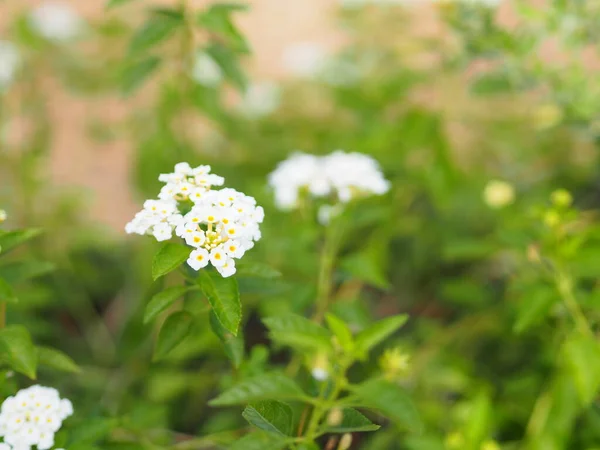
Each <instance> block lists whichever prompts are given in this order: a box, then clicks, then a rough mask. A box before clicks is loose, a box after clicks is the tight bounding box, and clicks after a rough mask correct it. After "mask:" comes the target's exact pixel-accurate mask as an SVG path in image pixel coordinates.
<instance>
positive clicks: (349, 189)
mask: <svg viewBox="0 0 600 450" xmlns="http://www.w3.org/2000/svg"><path fill="white" fill-rule="evenodd" d="M269 185H270V186H271V187H272V188H273V190H274V192H275V203H276V204H277V206H278V207H279V208H281V209H292V208H295V207H297V206H298V200H299V198H300V195H301V194H302V191H306V192H307V193H308V194H310V195H311V196H313V197H328V196H334V197H335V198H334V201H335V202H341V203H346V202H349V201H351V200H353V199H354V198H357V197H361V196H365V195H382V194H385V193H386V192H387V191H388V190H389V187H390V183H389V182H388V181H387V180H386V179H385V178H384V176H383V174H382V172H381V169H380V168H379V165H378V164H377V162H376V161H375V160H374V159H373V158H371V157H370V156H368V155H364V154H362V153H346V152H344V151H341V150H337V151H335V152H333V153H331V154H329V155H326V156H321V157H319V156H315V155H308V154H306V153H300V152H297V153H294V154H293V155H291V156H290V157H289V158H288V159H286V160H285V161H282V162H281V163H279V165H278V166H277V167H276V168H275V170H274V171H273V172H272V173H271V174H270V175H269ZM325 211H326V210H325ZM328 213H329V211H327V212H323V213H321V215H322V217H320V219H322V220H325V221H326V220H328V219H329V218H330V216H328V217H326V216H327V215H328Z"/></svg>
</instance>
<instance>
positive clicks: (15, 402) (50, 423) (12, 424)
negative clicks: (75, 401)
mask: <svg viewBox="0 0 600 450" xmlns="http://www.w3.org/2000/svg"><path fill="white" fill-rule="evenodd" d="M72 414H73V405H72V404H71V402H70V401H69V400H67V399H61V398H60V396H59V393H58V391H57V390H56V389H53V388H48V387H43V386H39V385H35V386H31V387H29V388H27V389H22V390H20V391H19V392H17V394H16V395H15V396H14V397H8V398H7V399H6V400H5V401H4V403H2V411H1V412H0V436H3V437H4V442H5V443H6V444H10V445H11V446H12V449H13V450H21V449H29V448H30V446H34V445H36V446H37V448H38V450H47V449H50V448H52V446H53V445H54V434H55V433H56V432H57V431H58V430H60V428H61V426H62V422H63V420H65V419H66V418H67V417H69V416H71V415H72ZM8 448H9V449H10V447H8Z"/></svg>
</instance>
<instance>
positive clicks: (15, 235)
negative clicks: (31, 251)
mask: <svg viewBox="0 0 600 450" xmlns="http://www.w3.org/2000/svg"><path fill="white" fill-rule="evenodd" d="M41 232H42V230H40V229H37V228H32V229H29V230H19V231H8V232H2V231H0V252H1V253H2V254H4V253H7V252H8V251H10V250H12V249H13V248H15V247H17V246H19V245H21V244H23V243H24V242H27V241H28V240H30V239H33V238H34V237H36V236H39V235H40V233H41Z"/></svg>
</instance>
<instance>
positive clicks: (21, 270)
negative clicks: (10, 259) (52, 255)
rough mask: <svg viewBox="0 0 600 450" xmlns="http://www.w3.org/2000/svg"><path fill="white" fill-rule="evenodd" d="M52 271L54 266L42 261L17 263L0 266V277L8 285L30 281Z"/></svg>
mask: <svg viewBox="0 0 600 450" xmlns="http://www.w3.org/2000/svg"><path fill="white" fill-rule="evenodd" d="M52 270H54V265H53V264H51V263H49V262H44V261H18V262H14V263H10V264H4V265H2V266H0V277H1V278H3V279H4V280H5V281H7V282H8V283H10V284H17V283H21V282H23V281H27V280H30V279H31V278H36V277H39V276H42V275H46V274H47V273H48V272H51V271H52Z"/></svg>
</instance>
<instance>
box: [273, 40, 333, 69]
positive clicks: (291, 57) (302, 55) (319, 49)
mask: <svg viewBox="0 0 600 450" xmlns="http://www.w3.org/2000/svg"><path fill="white" fill-rule="evenodd" d="M327 53H328V52H327V50H326V49H325V48H324V47H323V46H322V45H320V44H318V43H315V42H301V43H297V44H292V45H289V46H288V47H286V48H285V49H284V51H283V55H282V62H283V66H284V68H285V69H286V70H287V71H288V72H289V73H291V74H293V75H296V76H298V77H302V78H312V77H315V76H317V75H318V74H320V73H321V72H322V71H323V69H324V68H325V65H326V62H327V58H328V56H327Z"/></svg>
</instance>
